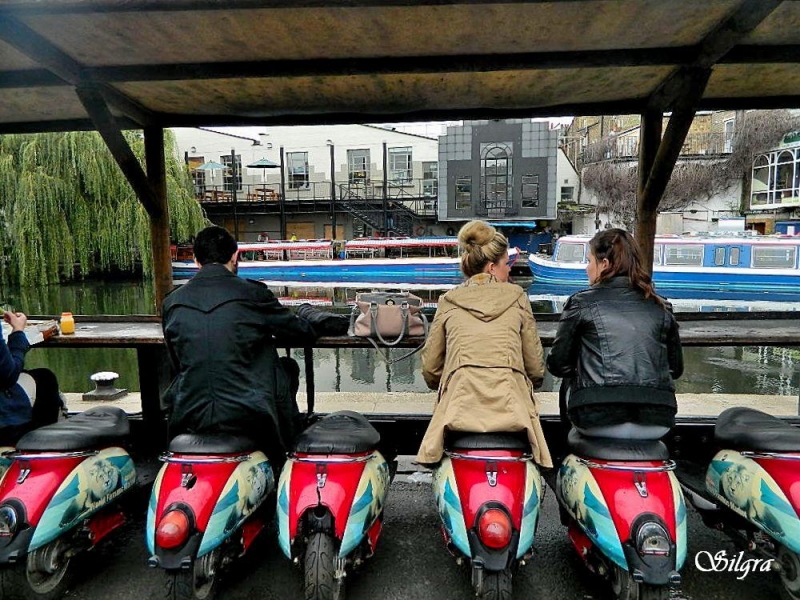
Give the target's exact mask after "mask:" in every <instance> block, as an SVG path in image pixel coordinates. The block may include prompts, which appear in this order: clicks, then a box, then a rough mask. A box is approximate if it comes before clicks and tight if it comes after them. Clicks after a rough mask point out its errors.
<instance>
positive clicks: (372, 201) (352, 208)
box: [336, 185, 419, 236]
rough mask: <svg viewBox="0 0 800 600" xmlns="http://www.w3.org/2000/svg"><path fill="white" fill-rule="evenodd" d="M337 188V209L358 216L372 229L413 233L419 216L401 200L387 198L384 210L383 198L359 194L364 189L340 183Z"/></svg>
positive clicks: (401, 234) (397, 233) (403, 233)
mask: <svg viewBox="0 0 800 600" xmlns="http://www.w3.org/2000/svg"><path fill="white" fill-rule="evenodd" d="M338 188H339V190H338V191H339V194H338V198H337V200H336V207H337V209H339V210H344V211H346V212H348V213H350V214H351V215H353V216H355V217H358V218H359V219H361V220H362V221H364V222H365V223H366V224H367V225H369V226H370V227H372V228H373V229H377V230H379V231H384V230H387V231H388V235H391V236H411V235H413V234H414V229H415V225H418V224H419V223H418V221H419V217H418V215H417V214H416V213H415V212H414V211H413V210H411V209H410V208H408V207H407V206H405V205H404V204H403V203H402V202H398V201H397V200H394V199H387V201H386V210H385V211H384V207H383V198H375V197H368V196H366V194H365V195H361V194H360V193H359V192H361V191H365V190H362V189H360V188H358V187H354V186H350V185H340V186H338ZM386 221H388V227H387V223H386Z"/></svg>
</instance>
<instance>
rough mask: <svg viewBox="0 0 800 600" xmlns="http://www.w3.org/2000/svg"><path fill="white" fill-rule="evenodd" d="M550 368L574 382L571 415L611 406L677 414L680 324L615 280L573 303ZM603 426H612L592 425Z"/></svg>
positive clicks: (619, 279) (625, 283)
mask: <svg viewBox="0 0 800 600" xmlns="http://www.w3.org/2000/svg"><path fill="white" fill-rule="evenodd" d="M547 368H548V370H549V371H550V372H551V373H552V374H553V375H556V376H558V377H563V378H565V379H571V384H570V385H571V395H570V400H569V409H570V416H572V414H573V409H576V408H579V407H584V406H591V405H609V404H616V405H619V404H630V405H651V406H653V405H656V406H662V407H669V408H670V409H672V414H673V415H674V409H675V408H676V403H675V384H674V382H673V380H674V379H677V378H678V377H680V376H681V373H683V353H682V351H681V342H680V337H679V335H678V324H677V323H676V321H675V318H674V317H673V315H672V313H671V311H670V310H667V309H665V308H664V307H662V306H661V305H660V304H658V303H657V302H656V301H654V300H652V299H649V300H645V298H644V295H643V294H642V292H640V291H639V290H636V289H634V288H632V287H631V285H630V280H629V279H628V278H627V277H614V278H613V279H611V280H609V281H607V282H602V283H599V284H596V285H594V286H592V287H591V288H590V289H588V290H584V291H581V292H578V293H576V294H573V295H572V296H571V297H570V298H569V300H568V301H567V304H566V306H565V307H564V311H563V312H562V314H561V320H560V322H559V326H558V332H557V334H556V339H555V341H554V343H553V347H552V350H551V351H550V355H549V356H548V358H547ZM598 408H599V407H598ZM631 408H633V406H631ZM576 424H577V423H576ZM599 424H611V423H610V422H609V421H602V423H601V421H597V420H595V421H593V423H592V425H599Z"/></svg>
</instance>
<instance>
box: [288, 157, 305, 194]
mask: <svg viewBox="0 0 800 600" xmlns="http://www.w3.org/2000/svg"><path fill="white" fill-rule="evenodd" d="M286 168H287V170H288V171H289V173H288V175H289V177H288V179H289V189H290V190H299V189H304V190H305V189H308V152H288V153H287V154H286Z"/></svg>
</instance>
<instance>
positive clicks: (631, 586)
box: [611, 565, 669, 600]
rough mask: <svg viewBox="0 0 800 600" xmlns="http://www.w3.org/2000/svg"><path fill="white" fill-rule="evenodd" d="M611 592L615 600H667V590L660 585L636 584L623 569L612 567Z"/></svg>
mask: <svg viewBox="0 0 800 600" xmlns="http://www.w3.org/2000/svg"><path fill="white" fill-rule="evenodd" d="M611 590H612V591H613V592H614V598H616V599H617V600H669V588H668V587H666V586H661V585H648V584H646V583H636V582H635V581H634V580H633V576H632V575H631V574H630V572H628V571H626V570H625V569H621V568H620V567H618V566H617V565H614V569H613V571H612V575H611Z"/></svg>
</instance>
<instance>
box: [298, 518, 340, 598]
mask: <svg viewBox="0 0 800 600" xmlns="http://www.w3.org/2000/svg"><path fill="white" fill-rule="evenodd" d="M335 562H336V544H335V543H334V540H333V537H332V536H330V535H329V534H327V533H315V534H313V535H312V536H311V537H310V538H309V539H308V543H307V544H306V552H305V558H304V567H305V600H343V599H344V589H342V588H343V586H342V584H341V583H340V582H338V581H336V578H335V577H334V575H335V574H334V569H335Z"/></svg>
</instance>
